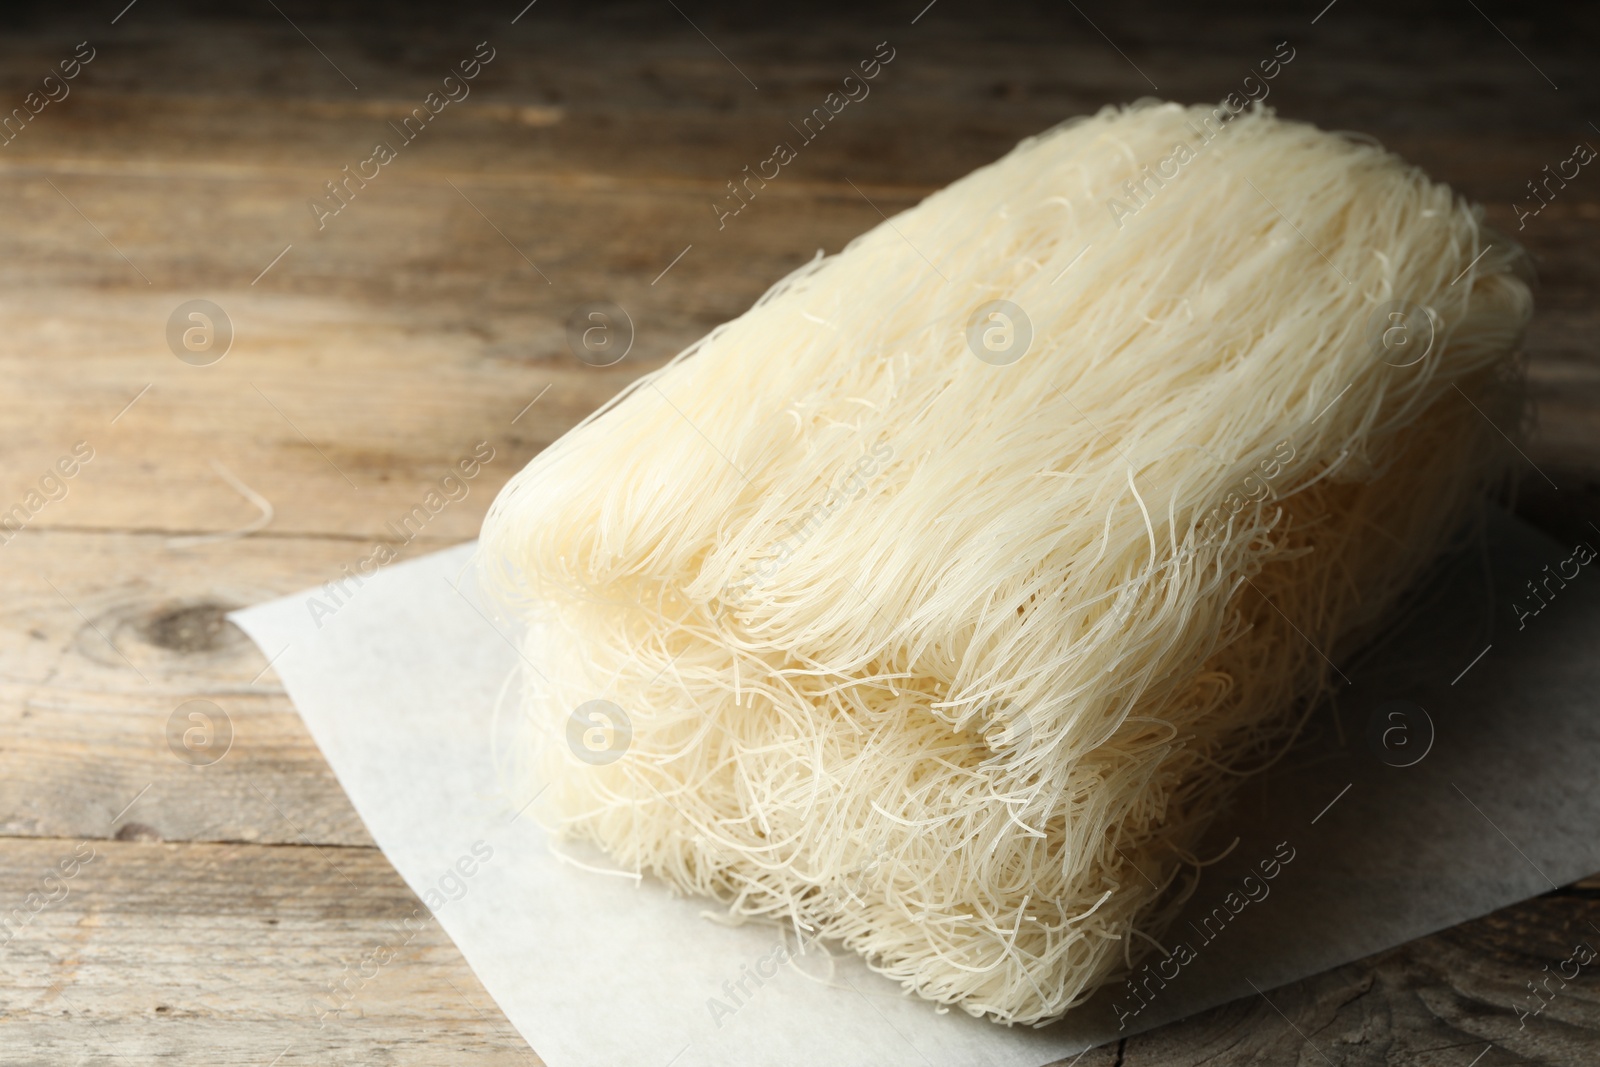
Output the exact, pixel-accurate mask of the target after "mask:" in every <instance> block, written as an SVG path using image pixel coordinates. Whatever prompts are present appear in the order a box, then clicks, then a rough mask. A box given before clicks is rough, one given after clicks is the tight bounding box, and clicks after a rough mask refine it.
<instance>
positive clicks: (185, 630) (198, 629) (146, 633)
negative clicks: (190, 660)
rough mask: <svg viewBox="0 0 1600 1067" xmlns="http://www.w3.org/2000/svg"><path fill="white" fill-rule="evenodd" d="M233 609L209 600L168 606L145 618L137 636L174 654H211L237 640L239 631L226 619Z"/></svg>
mask: <svg viewBox="0 0 1600 1067" xmlns="http://www.w3.org/2000/svg"><path fill="white" fill-rule="evenodd" d="M232 610H233V609H232V608H231V607H230V606H228V605H226V604H218V603H215V602H212V601H204V602H202V603H199V604H184V605H180V606H177V607H169V608H166V609H163V610H161V611H159V612H157V613H156V614H155V615H152V616H151V617H150V618H148V619H146V620H145V621H144V623H143V625H142V626H140V636H142V637H143V638H144V639H145V640H146V641H147V642H149V643H150V644H152V645H155V646H156V647H157V648H165V649H170V650H171V651H173V652H210V651H212V650H214V649H218V648H221V647H223V646H225V645H229V644H232V643H234V641H236V640H237V639H238V636H239V631H238V628H237V627H235V626H234V625H233V624H232V623H230V622H229V621H228V618H227V615H228V612H230V611H232Z"/></svg>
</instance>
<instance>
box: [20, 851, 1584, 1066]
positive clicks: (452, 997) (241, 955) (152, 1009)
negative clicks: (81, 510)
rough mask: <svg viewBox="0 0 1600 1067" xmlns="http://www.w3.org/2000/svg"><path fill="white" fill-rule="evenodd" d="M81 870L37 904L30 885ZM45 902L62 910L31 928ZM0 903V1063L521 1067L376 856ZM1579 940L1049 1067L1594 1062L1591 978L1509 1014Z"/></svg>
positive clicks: (1372, 962)
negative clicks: (73, 1058) (14, 913)
mask: <svg viewBox="0 0 1600 1067" xmlns="http://www.w3.org/2000/svg"><path fill="white" fill-rule="evenodd" d="M89 856H92V858H89V859H88V860H87V862H84V863H81V865H80V866H78V867H77V868H76V870H77V873H76V875H75V876H73V877H71V878H70V879H67V880H65V881H64V883H57V882H50V883H48V886H49V888H48V889H44V887H45V886H46V883H44V881H43V879H44V875H45V874H46V873H47V872H48V871H49V870H50V869H52V868H58V866H59V864H61V863H62V862H63V861H71V860H72V859H73V858H74V857H78V858H82V857H89ZM59 884H64V885H65V887H66V893H65V896H64V897H61V890H60V889H58V888H56V887H57V886H58V885H59ZM42 890H43V891H42ZM33 893H40V894H41V895H40V897H38V898H34V899H33V900H32V901H30V900H29V894H33ZM45 895H55V896H58V897H61V899H59V900H57V901H56V902H55V903H52V904H49V905H46V906H43V907H41V908H40V910H38V911H37V913H34V912H33V910H32V909H33V908H34V907H38V906H39V901H40V900H42V898H43V896H45ZM0 900H4V901H9V902H14V903H13V904H12V905H11V906H12V907H17V908H21V909H23V915H22V918H21V919H20V920H18V921H17V929H16V934H15V936H14V938H13V940H11V942H10V943H9V944H7V945H6V946H5V951H4V952H0V1006H3V1008H4V1014H3V1015H0V1020H3V1021H0V1041H4V1042H5V1048H6V1050H7V1054H8V1058H7V1062H8V1063H16V1064H46V1063H50V1064H54V1063H57V1062H60V1057H61V1056H62V1055H64V1054H66V1053H67V1052H68V1051H69V1050H70V1052H71V1053H73V1054H78V1055H85V1056H86V1057H87V1062H90V1063H95V1064H100V1063H106V1064H109V1063H112V1062H135V1063H139V1062H148V1061H152V1060H155V1059H157V1058H158V1057H159V1058H161V1059H162V1062H171V1063H177V1064H186V1063H196V1064H200V1063H204V1064H208V1065H235V1064H237V1065H253V1067H260V1065H261V1064H265V1063H268V1062H271V1061H272V1059H273V1057H275V1056H278V1055H279V1054H280V1053H282V1054H283V1058H282V1059H281V1061H279V1062H280V1063H282V1064H284V1065H286V1067H287V1065H291V1064H299V1063H307V1064H309V1063H327V1062H370V1059H369V1057H374V1056H378V1055H384V1054H386V1055H388V1056H391V1057H393V1058H392V1059H386V1060H384V1061H383V1062H391V1063H397V1064H410V1063H419V1064H420V1063H436V1062H439V1059H438V1057H439V1055H440V1053H441V1050H442V1049H444V1048H450V1049H451V1050H452V1055H451V1059H450V1062H459V1061H465V1062H471V1063H484V1064H501V1063H507V1064H509V1063H524V1064H534V1063H536V1062H537V1061H536V1059H535V1058H534V1057H533V1056H531V1055H530V1054H529V1053H528V1052H527V1051H526V1049H525V1048H523V1047H522V1046H521V1044H520V1041H519V1039H518V1038H517V1037H516V1036H515V1034H514V1032H513V1031H511V1030H510V1028H509V1024H508V1023H507V1022H506V1021H505V1019H504V1016H502V1015H501V1014H500V1013H499V1011H498V1009H497V1008H496V1007H495V1006H494V1004H493V1003H492V1001H490V1000H489V999H488V997H487V995H486V994H484V992H483V991H482V989H481V987H480V986H479V985H478V984H477V982H476V980H475V979H474V977H473V975H472V973H471V971H470V970H469V969H468V968H467V967H466V965H465V964H464V962H463V961H462V960H461V958H460V956H459V954H458V953H457V952H456V951H455V949H454V946H453V945H452V944H451V943H450V941H449V940H448V938H446V937H445V936H444V934H443V933H442V932H441V931H440V930H439V928H438V925H437V922H434V921H425V920H426V919H427V916H426V912H425V911H422V910H419V909H420V902H419V901H418V900H417V899H416V898H415V897H414V896H413V895H412V894H411V893H410V891H409V890H408V889H407V888H406V887H405V885H404V884H403V883H402V882H401V881H400V879H399V877H398V876H397V875H396V874H395V873H394V872H393V870H392V869H391V868H390V867H389V865H388V864H387V862H385V861H384V859H383V857H382V855H381V854H380V853H378V852H377V851H376V850H375V849H368V848H331V849H328V848H325V849H320V850H319V849H311V848H271V847H263V846H260V845H241V844H227V845H209V844H181V845H175V844H154V843H148V842H105V841H94V842H88V843H84V842H81V841H78V840H74V839H70V838H67V839H53V840H47V839H41V840H22V839H16V838H12V839H0ZM24 902H27V903H24ZM414 914H415V916H416V917H415V918H412V916H413V915H414ZM408 918H412V921H411V926H410V928H409V929H408V928H407V927H405V926H403V925H401V926H400V929H399V930H397V929H396V927H397V925H399V924H403V923H404V921H405V920H406V919H408ZM1591 923H1597V924H1600V901H1596V900H1595V899H1594V898H1593V895H1592V894H1590V895H1585V896H1575V895H1547V896H1544V897H1540V898H1537V899H1535V900H1531V901H1528V902H1526V903H1523V904H1519V905H1516V906H1514V907H1511V908H1507V909H1503V910H1502V911H1500V912H1498V913H1496V914H1495V915H1494V916H1490V917H1488V918H1485V919H1480V920H1477V921H1475V922H1470V923H1465V924H1463V925H1461V926H1459V927H1456V928H1454V929H1452V930H1449V931H1445V932H1443V933H1440V934H1435V935H1433V936H1431V937H1427V938H1423V939H1421V940H1418V941H1416V942H1413V943H1411V944H1409V945H1406V946H1403V947H1400V948H1397V949H1393V950H1391V951H1389V952H1385V953H1382V954H1379V955H1377V956H1374V957H1371V958H1369V959H1366V960H1362V961H1360V962H1358V963H1354V964H1351V965H1348V966H1345V967H1341V968H1337V969H1335V970H1333V971H1330V972H1328V973H1326V974H1322V975H1317V976H1315V977H1312V978H1308V979H1306V980H1304V981H1302V982H1297V983H1294V984H1293V985H1290V986H1287V987H1285V988H1283V989H1279V990H1273V991H1271V992H1270V994H1269V995H1268V996H1267V997H1252V998H1248V999H1245V1000H1241V1001H1236V1002H1234V1003H1232V1004H1229V1005H1226V1006H1224V1007H1221V1008H1218V1009H1215V1010H1213V1011H1210V1012H1206V1013H1203V1014H1201V1015H1198V1016H1195V1017H1193V1018H1191V1019H1187V1020H1184V1021H1183V1022H1180V1023H1177V1024H1174V1025H1172V1026H1169V1027H1165V1028H1163V1029H1161V1030H1159V1031H1156V1032H1155V1033H1153V1034H1150V1035H1145V1036H1141V1037H1138V1038H1134V1039H1132V1040H1130V1041H1128V1042H1126V1043H1125V1045H1123V1046H1120V1047H1119V1046H1118V1045H1115V1044H1114V1045H1111V1046H1106V1047H1104V1048H1101V1049H1099V1050H1096V1052H1094V1053H1091V1054H1089V1055H1087V1056H1085V1057H1083V1058H1082V1059H1079V1060H1076V1061H1074V1060H1071V1059H1063V1060H1061V1061H1059V1064H1067V1063H1073V1062H1075V1063H1078V1064H1080V1065H1084V1064H1096V1065H1102V1067H1109V1065H1111V1064H1113V1063H1120V1064H1126V1065H1130V1067H1132V1065H1138V1067H1167V1065H1174V1067H1175V1065H1179V1064H1193V1063H1212V1062H1216V1063H1295V1062H1298V1063H1307V1064H1309V1063H1312V1062H1322V1060H1321V1059H1320V1057H1319V1056H1318V1055H1317V1052H1319V1051H1320V1052H1321V1053H1322V1055H1324V1056H1327V1057H1329V1058H1330V1060H1331V1062H1334V1063H1352V1062H1362V1063H1367V1062H1371V1063H1379V1062H1381V1063H1386V1064H1394V1065H1397V1067H1437V1065H1439V1064H1461V1065H1463V1067H1465V1065H1466V1064H1467V1063H1468V1062H1469V1061H1471V1060H1472V1058H1473V1057H1474V1056H1476V1055H1478V1054H1479V1053H1480V1052H1482V1051H1484V1050H1485V1049H1489V1048H1493V1049H1494V1050H1495V1054H1494V1055H1492V1056H1491V1057H1488V1058H1486V1059H1485V1060H1483V1061H1482V1062H1485V1063H1512V1062H1518V1061H1521V1060H1530V1059H1531V1060H1533V1061H1535V1062H1539V1063H1548V1064H1562V1065H1570V1067H1579V1065H1586V1064H1589V1063H1592V1062H1593V1056H1594V1055H1595V1053H1596V1051H1597V1050H1600V1038H1597V1037H1596V1034H1597V1033H1600V977H1597V976H1596V974H1595V973H1594V971H1593V970H1592V969H1585V970H1583V971H1582V972H1580V973H1579V974H1578V976H1577V977H1576V978H1575V979H1574V980H1572V981H1570V982H1568V983H1567V984H1566V986H1565V987H1564V988H1562V987H1560V986H1559V985H1558V984H1556V983H1555V982H1552V983H1551V984H1550V986H1549V988H1550V990H1551V991H1552V992H1553V993H1554V996H1553V997H1552V996H1551V994H1549V993H1547V994H1546V999H1548V1000H1549V1004H1548V1006H1547V1007H1546V1008H1545V1009H1544V1010H1543V1011H1542V1012H1541V1013H1540V1014H1539V1015H1537V1016H1532V1017H1530V1018H1528V1019H1527V1020H1526V1025H1520V1024H1521V1023H1522V1022H1523V1020H1521V1019H1519V1017H1518V1015H1517V1008H1518V1007H1519V1006H1523V1005H1525V1004H1526V1002H1527V998H1528V997H1529V996H1530V994H1529V992H1528V989H1527V983H1528V982H1530V981H1534V982H1542V981H1543V979H1544V976H1545V974H1547V973H1549V972H1547V971H1545V970H1544V968H1545V967H1546V966H1547V965H1548V966H1550V967H1551V968H1552V969H1555V968H1556V967H1557V966H1558V965H1559V964H1560V962H1561V961H1563V960H1565V959H1567V958H1568V957H1569V956H1570V954H1571V952H1572V948H1573V945H1574V944H1575V943H1576V942H1578V941H1583V940H1587V941H1590V942H1591V943H1593V941H1594V940H1595V938H1596V936H1597V935H1595V934H1594V932H1593V930H1592V929H1591V927H1590V924H1591ZM376 950H388V951H386V952H383V953H382V954H381V955H379V956H373V955H372V954H373V953H374V952H375V951H376ZM391 955H392V956H393V958H392V960H390V961H389V962H387V963H383V964H374V963H371V962H366V961H371V960H377V959H385V958H388V957H389V956H391ZM352 975H353V976H354V977H352ZM341 982H348V985H346V986H345V992H344V993H342V994H337V995H335V994H333V993H330V990H329V987H330V985H333V986H337V985H338V984H339V983H341ZM330 1006H332V1007H334V1008H337V1009H339V1010H337V1011H332V1012H330V1011H329V1008H330ZM324 1012H329V1014H327V1015H326V1016H324V1015H323V1013H324ZM319 1024H321V1025H319ZM1313 1047H1314V1049H1315V1051H1314V1050H1313ZM286 1050H287V1051H286ZM664 1055H670V1051H669V1052H667V1053H664ZM458 1057H459V1060H458ZM80 1062H83V1061H80Z"/></svg>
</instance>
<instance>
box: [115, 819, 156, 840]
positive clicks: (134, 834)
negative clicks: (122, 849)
mask: <svg viewBox="0 0 1600 1067" xmlns="http://www.w3.org/2000/svg"><path fill="white" fill-rule="evenodd" d="M114 836H115V838H116V840H118V841H160V840H161V831H160V830H157V829H156V828H155V827H154V826H150V825H148V824H146V823H142V822H125V823H123V824H122V825H121V826H119V827H117V832H116V834H115V835H114Z"/></svg>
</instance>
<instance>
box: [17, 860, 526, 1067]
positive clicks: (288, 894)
mask: <svg viewBox="0 0 1600 1067" xmlns="http://www.w3.org/2000/svg"><path fill="white" fill-rule="evenodd" d="M62 864H67V866H66V867H62V866H61V865H62ZM52 870H55V871H57V872H58V877H57V878H55V879H52V880H49V881H46V875H47V874H49V872H50V871H52ZM68 870H70V871H73V872H75V873H74V874H73V875H72V876H71V877H68V878H65V879H62V878H60V877H59V874H60V873H62V872H65V871H68ZM50 897H55V898H56V900H55V901H54V902H53V903H44V901H45V900H46V899H47V898H50ZM0 901H4V902H5V907H6V909H7V910H6V912H5V915H7V916H10V917H11V919H12V922H13V924H14V925H13V926H12V927H11V930H12V933H11V934H10V935H9V937H10V940H9V941H8V943H6V944H5V946H4V949H3V951H0V1004H3V1012H0V1047H4V1048H5V1052H6V1055H5V1059H6V1062H7V1063H8V1064H16V1065H19V1067H20V1065H24V1064H26V1065H34V1064H38V1065H44V1064H59V1063H63V1062H68V1060H69V1058H70V1062H74V1063H89V1064H96V1065H100V1064H106V1065H110V1064H114V1063H115V1064H124V1065H125V1064H128V1063H150V1062H155V1061H157V1060H159V1061H160V1062H163V1063H193V1064H202V1063H204V1064H238V1065H250V1067H263V1065H265V1064H268V1063H272V1062H275V1063H278V1064H280V1065H281V1067H292V1065H295V1064H311V1063H357V1062H373V1058H374V1057H382V1060H381V1062H384V1063H393V1064H431V1063H438V1062H439V1057H440V1055H441V1051H442V1050H443V1049H450V1050H451V1052H450V1057H449V1062H451V1063H458V1062H461V1063H471V1064H483V1065H485V1067H491V1065H493V1067H498V1065H502V1064H504V1065H513V1064H516V1065H522V1067H536V1065H537V1064H538V1063H539V1062H540V1061H539V1060H538V1058H537V1057H536V1056H534V1055H533V1054H532V1053H531V1052H529V1050H528V1048H527V1046H526V1044H525V1043H524V1042H523V1041H522V1039H521V1038H520V1037H519V1036H517V1034H516V1032H515V1031H514V1030H512V1029H511V1027H510V1024H509V1023H507V1022H506V1020H505V1017H504V1016H503V1015H501V1014H500V1012H499V1010H498V1009H497V1008H496V1007H495V1005H494V1002H493V1001H492V1000H491V999H490V998H489V997H488V995H487V994H486V993H485V992H484V991H483V987H482V986H481V985H480V984H479V983H478V981H477V978H476V977H475V976H474V975H473V973H472V971H471V969H470V968H468V967H467V965H466V963H465V961H464V960H462V958H461V955H460V953H459V952H458V951H457V950H456V948H455V945H454V944H453V943H452V942H451V941H450V939H449V938H448V937H447V936H446V935H445V934H444V932H443V931H442V930H441V929H440V928H439V925H438V922H437V920H435V919H433V918H432V917H431V916H430V915H429V914H428V912H427V909H426V908H424V907H423V906H422V904H421V902H420V901H419V900H418V899H417V898H416V897H415V896H414V895H413V894H412V893H411V891H410V890H409V889H407V888H406V886H405V884H404V883H403V882H402V881H401V880H400V878H399V876H398V875H396V874H395V873H394V870H393V869H392V868H391V867H390V866H389V864H388V863H387V862H386V861H385V860H384V858H383V856H382V854H381V853H379V852H378V851H377V850H376V849H372V848H324V849H313V848H270V847H263V846H260V845H195V844H189V845H170V844H152V843H146V842H106V841H93V842H84V841H81V840H73V839H55V840H22V839H17V838H9V839H6V838H0ZM35 909H38V910H35ZM7 936H8V935H7V934H6V933H5V932H4V931H0V938H5V937H7ZM380 950H381V951H380ZM375 952H378V953H379V955H377V956H374V955H373V953H375ZM378 960H382V961H384V962H382V963H381V964H379V963H377V962H376V961H378Z"/></svg>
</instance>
